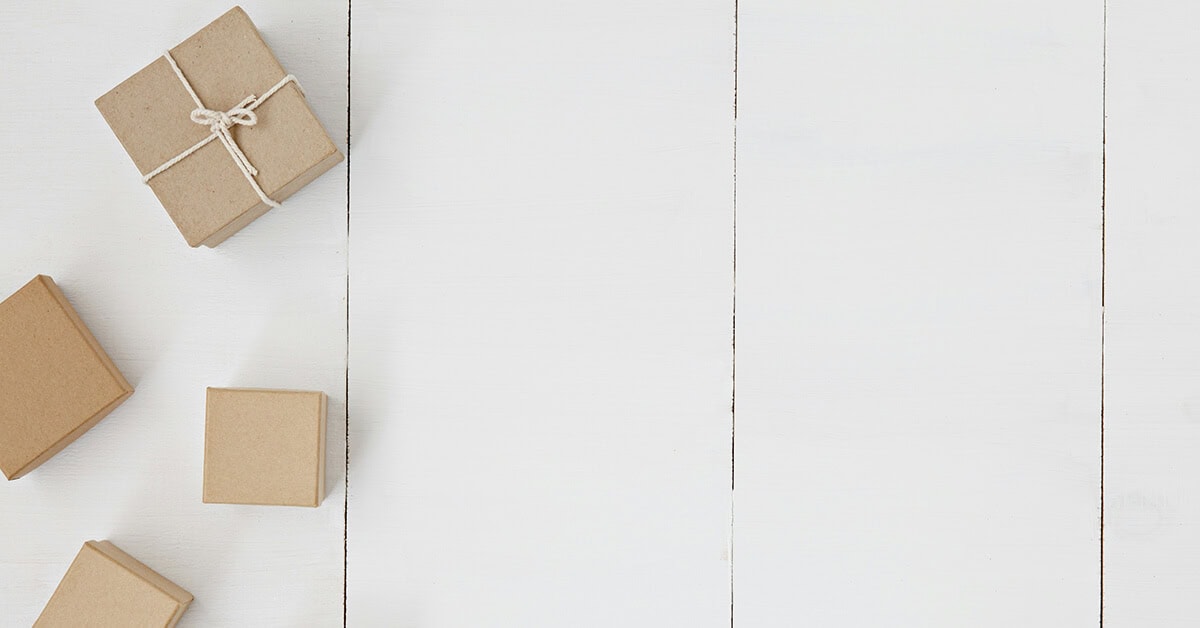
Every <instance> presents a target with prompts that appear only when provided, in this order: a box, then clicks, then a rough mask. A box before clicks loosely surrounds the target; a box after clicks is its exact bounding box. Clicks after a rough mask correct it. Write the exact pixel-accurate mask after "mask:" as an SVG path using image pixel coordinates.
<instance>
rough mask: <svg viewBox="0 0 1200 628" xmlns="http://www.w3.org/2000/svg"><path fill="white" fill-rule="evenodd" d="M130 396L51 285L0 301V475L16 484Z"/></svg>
mask: <svg viewBox="0 0 1200 628" xmlns="http://www.w3.org/2000/svg"><path fill="white" fill-rule="evenodd" d="M131 394H133V387H131V386H130V385H129V382H127V381H125V378H124V377H123V376H122V375H121V372H120V371H118V370H117V367H116V366H115V365H114V364H113V362H112V360H110V359H109V357H108V355H107V354H105V353H104V349H103V348H101V347H100V343H98V342H96V338H95V337H94V336H92V333H91V332H90V331H88V328H87V326H86V325H84V324H83V320H82V319H80V318H79V314H77V313H76V312H75V309H74V308H72V307H71V304H70V303H69V302H68V301H67V298H66V297H65V296H64V295H63V293H62V290H60V289H59V288H58V286H57V285H56V284H55V283H54V280H53V279H51V278H50V277H47V276H45V275H39V276H37V277H35V278H34V279H33V281H30V282H29V283H28V284H26V285H25V287H23V288H21V289H20V290H18V291H17V292H16V293H15V294H13V295H12V296H10V297H8V298H7V299H5V300H4V301H3V302H0V471H3V473H4V476H5V477H6V478H8V479H10V480H15V479H17V478H19V477H21V476H23V475H25V474H26V473H28V472H29V471H31V470H33V469H34V468H35V467H37V466H38V465H40V464H42V463H43V462H45V461H46V460H49V459H50V457H51V456H53V455H54V454H56V453H58V452H59V451H61V450H62V449H63V448H64V447H66V446H67V445H69V444H71V443H72V442H73V441H74V440H75V439H77V438H79V437H80V436H81V435H83V433H84V432H86V431H88V430H89V429H91V428H92V426H94V425H96V424H97V423H99V422H100V420H101V419H103V418H104V417H105V416H107V415H108V413H109V412H111V411H112V410H113V409H114V408H116V407H117V406H118V405H120V404H121V403H122V402H123V401H125V400H126V399H127V398H129V395H131Z"/></svg>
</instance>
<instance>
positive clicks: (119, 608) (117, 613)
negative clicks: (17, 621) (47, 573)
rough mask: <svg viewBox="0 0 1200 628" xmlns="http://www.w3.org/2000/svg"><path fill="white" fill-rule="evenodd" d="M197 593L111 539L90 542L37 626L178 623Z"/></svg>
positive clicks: (67, 627) (114, 627)
mask: <svg viewBox="0 0 1200 628" xmlns="http://www.w3.org/2000/svg"><path fill="white" fill-rule="evenodd" d="M191 603H192V594H190V593H188V592H187V591H184V590H183V588H181V587H180V586H179V585H177V584H175V583H173V582H171V581H170V580H167V579H166V578H164V577H162V576H161V575H159V574H158V573H156V572H155V571H154V570H152V569H150V568H149V567H147V566H145V565H143V564H142V563H140V562H138V561H137V560H136V559H134V558H133V557H132V556H130V555H129V554H126V553H125V552H122V551H121V550H120V549H118V548H117V546H115V545H113V544H112V543H110V542H108V541H88V542H87V543H84V544H83V549H81V550H79V554H78V555H77V556H75V560H74V562H72V563H71V567H70V568H69V569H67V575H65V576H63V579H62V582H60V583H59V584H58V588H57V589H55V590H54V595H52V596H50V601H49V602H47V603H46V608H45V609H44V610H42V614H41V616H39V617H38V619H37V621H36V622H34V624H33V626H34V628H58V627H62V628H75V627H77V626H95V627H97V628H102V627H112V628H125V627H128V626H165V627H166V628H170V627H171V626H174V625H175V624H176V623H178V622H179V618H180V617H182V616H183V613H184V611H186V610H187V607H188V605H189V604H191Z"/></svg>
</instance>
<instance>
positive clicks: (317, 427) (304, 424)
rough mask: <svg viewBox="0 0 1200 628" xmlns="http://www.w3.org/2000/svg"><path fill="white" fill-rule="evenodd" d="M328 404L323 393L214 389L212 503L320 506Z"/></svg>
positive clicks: (209, 437) (210, 412)
mask: <svg viewBox="0 0 1200 628" xmlns="http://www.w3.org/2000/svg"><path fill="white" fill-rule="evenodd" d="M327 405H328V404H327V400H326V397H325V393H323V392H307V391H298V390H262V389H251V388H209V389H208V393H207V401H206V409H205V423H204V501H205V503H210V504H258V505H263V506H312V507H315V506H319V505H320V504H321V500H323V499H324V498H325V409H326V406H327Z"/></svg>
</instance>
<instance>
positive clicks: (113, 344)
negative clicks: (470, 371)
mask: <svg viewBox="0 0 1200 628" xmlns="http://www.w3.org/2000/svg"><path fill="white" fill-rule="evenodd" d="M160 4H161V3H157V2H148V1H143V0H137V1H129V2H122V3H97V2H84V1H79V0H70V1H63V2H56V3H54V6H53V7H47V6H46V5H43V4H37V3H5V4H4V5H3V6H0V59H3V60H4V73H3V74H4V83H5V85H4V89H3V90H0V109H2V110H3V111H4V115H3V116H0V137H3V138H5V140H6V142H7V150H5V151H4V152H3V154H0V188H2V189H3V190H4V191H5V192H4V194H5V198H4V201H3V208H2V209H0V292H3V293H4V294H5V295H7V294H8V293H9V292H11V291H13V290H16V289H17V288H19V287H20V286H21V285H23V284H24V283H25V282H26V281H28V280H29V279H30V278H32V277H33V275H34V274H36V273H47V274H50V275H52V276H53V277H54V278H55V279H56V280H57V281H58V282H59V283H60V285H61V286H62V288H63V290H64V291H65V292H66V294H67V296H68V297H69V298H70V300H71V301H72V302H73V303H74V305H75V307H76V308H77V309H78V310H79V313H80V314H81V315H82V317H83V318H84V319H85V320H86V321H87V323H88V325H89V326H90V327H91V329H92V330H93V332H94V333H95V335H96V336H97V338H98V339H99V340H100V342H101V343H102V344H103V345H104V347H105V348H106V349H107V351H108V352H109V354H110V355H111V356H112V358H113V360H114V361H115V362H116V364H117V365H118V367H119V368H120V369H121V370H122V371H123V372H124V373H125V375H126V376H127V377H128V378H129V379H130V381H131V382H132V383H133V384H134V386H135V387H136V389H137V391H136V392H135V393H134V395H133V397H132V398H130V400H129V401H128V402H126V403H125V404H124V405H123V406H121V407H120V408H118V409H117V411H116V412H114V413H113V414H112V415H110V416H109V417H108V418H107V419H105V420H104V421H103V422H101V423H100V425H98V426H97V427H96V428H95V429H93V430H92V431H91V432H90V433H88V434H87V435H85V436H84V437H83V438H82V439H80V440H79V441H78V442H76V443H74V444H73V445H71V446H70V447H69V448H68V449H67V450H66V451H64V452H63V453H61V454H59V455H58V456H57V457H56V458H54V459H53V460H51V461H50V462H49V463H47V464H46V465H44V466H42V467H41V468H39V469H37V470H35V471H34V472H33V473H31V474H30V475H29V476H27V477H25V478H22V479H21V480H18V481H15V482H9V483H4V484H2V485H0V512H3V516H0V538H3V539H4V541H3V542H0V583H3V585H2V586H0V617H2V618H3V620H2V621H0V623H4V624H5V625H14V626H15V625H23V626H28V625H30V624H32V623H33V620H34V618H35V617H37V615H38V613H39V612H40V611H41V609H42V606H43V605H44V604H45V603H46V600H48V599H49V598H50V594H51V593H52V592H53V591H54V587H55V586H56V585H57V583H58V581H59V579H60V578H61V577H62V575H63V574H64V573H65V572H66V570H67V566H68V565H69V564H70V562H71V559H72V558H73V557H74V555H75V553H76V552H77V551H78V550H79V548H80V546H81V545H82V544H83V542H84V541H85V540H88V539H111V540H112V541H113V542H114V543H116V544H117V545H118V546H120V547H121V548H122V549H124V550H125V551H127V552H129V553H130V554H132V555H133V556H135V557H136V558H138V559H139V560H142V561H144V562H145V563H147V564H149V565H150V566H152V567H153V568H154V569H156V570H158V571H160V572H161V573H162V574H164V575H166V576H167V577H169V578H171V579H173V580H174V581H175V582H177V583H178V584H180V585H181V586H183V587H185V588H186V589H188V590H189V591H191V592H192V593H193V594H195V596H196V602H195V604H194V605H193V606H192V607H191V609H190V610H189V611H188V613H187V615H186V616H185V618H184V621H183V622H181V623H180V626H185V625H186V626H299V625H304V626H332V625H341V621H342V581H343V575H342V570H343V566H344V556H343V523H344V513H343V507H344V485H343V482H342V478H343V475H344V451H345V421H344V417H345V410H344V398H345V397H344V392H345V351H346V329H345V322H346V319H345V301H344V298H345V288H346V177H345V170H344V168H339V169H337V170H335V171H334V172H331V173H328V174H326V175H325V176H324V177H322V178H321V179H319V180H318V181H317V182H315V183H314V184H312V185H311V186H310V187H308V188H306V189H305V190H304V191H302V192H301V193H299V194H298V195H296V196H294V197H292V198H291V199H290V200H289V201H288V202H287V204H286V205H285V206H284V208H283V209H280V210H277V211H273V212H271V213H270V214H269V215H268V216H266V217H264V218H262V219H260V220H259V221H258V222H256V223H255V224H254V225H252V226H250V227H249V228H248V229H246V230H245V231H244V232H242V233H241V234H239V235H237V236H235V237H233V238H232V239H230V240H229V241H227V242H226V243H224V244H222V245H221V246H220V248H218V249H214V250H209V249H200V250H193V249H190V248H188V247H187V245H186V244H185V243H184V242H183V239H182V238H181V237H180V235H179V233H178V232H177V231H176V230H175V228H174V226H173V225H172V224H171V222H170V219H169V218H168V217H167V214H166V212H165V211H164V210H163V209H162V208H161V207H160V206H159V204H158V202H157V201H156V200H155V198H154V195H153V194H152V193H151V192H150V190H149V189H148V188H146V187H145V186H143V185H142V184H141V182H140V181H139V177H138V174H137V171H136V169H135V168H134V167H133V164H132V163H131V162H130V160H129V158H128V157H127V156H126V155H125V153H124V151H123V150H122V149H121V146H120V144H119V143H118V142H117V140H116V138H114V137H113V136H112V133H111V132H110V131H109V129H108V127H107V125H105V123H104V120H103V119H102V118H101V117H100V114H99V113H98V112H97V111H96V109H95V108H94V107H93V105H92V101H93V100H94V99H95V98H96V97H97V96H99V95H100V94H102V93H104V92H105V91H107V90H108V89H109V88H110V87H112V86H114V85H116V84H117V83H118V82H120V81H122V80H123V79H125V78H126V77H127V76H129V75H130V74H132V73H133V72H135V71H136V70H138V69H140V68H141V67H142V66H143V65H145V64H146V63H149V62H150V61H152V60H153V59H154V58H155V57H156V56H157V55H160V54H162V51H163V50H165V49H167V48H168V47H170V46H173V45H174V44H176V43H178V42H179V41H180V40H181V39H183V38H184V37H186V36H188V35H190V34H191V33H193V32H194V31H195V30H197V29H199V28H200V27H202V26H204V25H205V24H206V23H208V21H210V20H212V19H214V18H216V17H217V16H218V15H219V14H220V13H221V12H223V11H224V10H225V8H227V7H222V6H214V5H213V3H211V2H199V1H188V2H175V3H172V4H171V6H170V9H169V10H163V9H162V7H161V6H160ZM243 5H244V6H245V8H246V10H247V12H248V13H249V14H250V16H251V17H252V18H253V19H254V20H255V21H256V22H257V23H258V25H259V27H260V28H261V29H262V31H263V33H264V35H265V37H266V39H267V41H268V42H269V43H270V44H271V45H272V47H273V48H274V50H275V52H276V54H277V55H278V56H279V57H280V60H281V61H282V62H283V64H284V65H285V66H286V67H287V68H288V69H289V70H291V71H292V72H294V73H295V74H296V75H297V76H298V77H299V78H300V81H301V82H302V84H303V85H304V89H305V90H306V92H307V94H308V98H309V100H310V101H311V102H312V104H313V107H314V109H315V110H316V112H317V114H318V116H319V117H320V118H321V120H322V121H323V122H324V123H325V125H326V126H327V128H328V129H329V130H330V132H331V134H332V135H333V137H334V138H335V139H336V140H337V141H338V143H339V144H343V142H342V139H341V138H344V137H345V134H346V117H347V116H346V104H347V96H346V47H347V41H346V28H347V17H346V3H344V2H343V3H338V2H320V1H316V0H311V1H304V2H296V1H295V0H277V1H265V0H264V1H257V0H247V1H245V2H243ZM234 385H236V386H265V387H288V388H307V389H320V390H324V391H326V392H327V393H329V394H330V399H331V405H330V412H329V416H330V422H329V426H330V427H329V450H328V454H329V467H328V468H329V474H330V475H329V487H330V489H329V495H328V496H327V498H326V500H325V503H324V505H323V506H322V507H321V508H318V509H294V508H263V507H240V506H220V505H205V504H202V503H201V501H200V498H201V495H200V487H201V469H202V460H203V451H204V445H203V437H204V389H205V387H206V386H234Z"/></svg>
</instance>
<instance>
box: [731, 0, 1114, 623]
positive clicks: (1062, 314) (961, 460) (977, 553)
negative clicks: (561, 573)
mask: <svg viewBox="0 0 1200 628" xmlns="http://www.w3.org/2000/svg"><path fill="white" fill-rule="evenodd" d="M1102 32H1103V30H1102V12H1101V4H1100V3H1099V2H1095V1H1091V0H1088V1H1082V0H1071V1H1068V2H1054V3H1046V2H1040V1H1036V0H1020V1H1017V2H999V1H985V2H969V3H964V2H954V1H951V0H945V1H934V0H922V1H920V2H907V3H895V2H848V3H841V2H837V3H835V2H769V1H767V0H741V2H740V20H739V37H738V39H739V55H738V56H739V73H738V78H739V81H738V83H739V85H738V95H739V109H738V164H737V165H738V168H737V199H738V201H737V216H738V223H737V233H738V273H737V281H738V299H737V305H738V316H737V323H738V324H737V330H738V334H737V465H736V479H737V483H736V495H737V498H736V505H735V526H734V530H735V534H734V584H735V594H734V607H735V617H736V625H737V626H739V627H745V628H758V627H766V626H798V625H807V626H1004V627H1011V626H1046V627H1055V628H1059V627H1067V626H1096V625H1097V623H1098V615H1099V538H1098V536H1099V497H1100V491H1099V471H1100V460H1099V401H1100V387H1099V384H1100V262H1101V249H1100V200H1101V159H1100V157H1101V85H1102V81H1101V72H1102V64H1101V61H1102V55H1101V53H1102Z"/></svg>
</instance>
